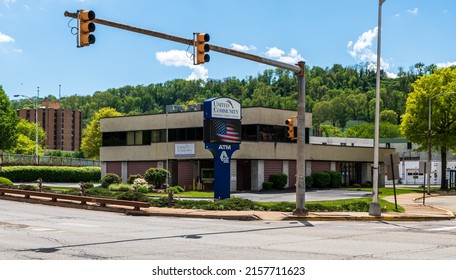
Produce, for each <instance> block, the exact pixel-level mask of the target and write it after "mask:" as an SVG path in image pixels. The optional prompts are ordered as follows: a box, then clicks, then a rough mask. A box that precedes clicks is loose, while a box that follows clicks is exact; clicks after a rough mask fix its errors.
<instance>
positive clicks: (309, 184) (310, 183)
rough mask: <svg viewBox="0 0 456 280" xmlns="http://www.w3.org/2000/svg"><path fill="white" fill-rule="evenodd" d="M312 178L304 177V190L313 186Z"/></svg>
mask: <svg viewBox="0 0 456 280" xmlns="http://www.w3.org/2000/svg"><path fill="white" fill-rule="evenodd" d="M313 182H314V180H313V177H312V176H306V188H310V187H312V186H313Z"/></svg>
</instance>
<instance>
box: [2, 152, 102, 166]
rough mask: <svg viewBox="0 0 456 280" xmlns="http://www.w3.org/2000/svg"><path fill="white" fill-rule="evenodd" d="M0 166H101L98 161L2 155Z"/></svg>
mask: <svg viewBox="0 0 456 280" xmlns="http://www.w3.org/2000/svg"><path fill="white" fill-rule="evenodd" d="M0 157H1V158H0V164H2V165H3V166H6V165H37V162H38V165H57V166H101V164H100V161H99V160H91V159H85V158H70V157H54V156H38V161H37V160H36V156H35V155H19V154H3V155H0Z"/></svg>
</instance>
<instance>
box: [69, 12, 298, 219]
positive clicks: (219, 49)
mask: <svg viewBox="0 0 456 280" xmlns="http://www.w3.org/2000/svg"><path fill="white" fill-rule="evenodd" d="M64 16H66V17H70V18H77V13H70V12H68V11H66V12H65V13H64ZM93 22H95V23H98V24H101V25H106V26H111V27H114V28H118V29H123V30H127V31H131V32H136V33H140V34H144V35H148V36H152V37H157V38H161V39H165V40H168V41H174V42H177V43H181V44H185V45H188V46H195V41H194V40H193V39H185V38H181V37H177V36H173V35H169V34H165V33H161V32H156V31H152V30H147V29H143V28H138V27H134V26H130V25H126V24H121V23H116V22H112V21H108V20H104V19H100V18H95V19H94V20H93ZM208 45H209V48H210V50H211V51H214V52H219V53H223V54H227V55H231V56H236V57H239V58H243V59H247V60H251V61H255V62H259V63H262V64H267V65H270V66H274V67H277V68H282V69H285V70H289V71H292V72H293V73H295V74H296V76H297V79H298V125H297V128H298V139H297V162H296V165H297V174H296V179H297V186H296V209H295V211H294V212H295V213H304V212H305V207H304V203H305V190H306V182H305V171H306V164H305V155H306V152H305V138H306V137H305V133H306V132H305V131H306V128H305V100H306V93H305V77H304V75H305V63H304V62H303V61H300V62H298V64H297V65H293V64H288V63H284V62H280V61H277V60H272V59H268V58H264V57H261V56H257V55H253V54H249V53H245V52H241V51H236V50H232V49H228V48H225V47H221V46H216V45H210V44H208Z"/></svg>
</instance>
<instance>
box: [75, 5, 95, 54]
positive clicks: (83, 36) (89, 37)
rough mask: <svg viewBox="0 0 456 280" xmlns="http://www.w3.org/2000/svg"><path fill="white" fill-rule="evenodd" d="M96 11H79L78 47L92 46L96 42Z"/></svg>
mask: <svg viewBox="0 0 456 280" xmlns="http://www.w3.org/2000/svg"><path fill="white" fill-rule="evenodd" d="M94 19H95V12H94V11H90V10H80V11H78V47H85V46H90V45H91V44H94V43H95V36H94V35H93V34H91V33H92V32H94V31H95V23H93V22H92V21H93V20H94Z"/></svg>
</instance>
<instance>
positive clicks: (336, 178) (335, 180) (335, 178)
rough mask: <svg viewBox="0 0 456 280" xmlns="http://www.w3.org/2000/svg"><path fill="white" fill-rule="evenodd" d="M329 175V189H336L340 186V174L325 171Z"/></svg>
mask: <svg viewBox="0 0 456 280" xmlns="http://www.w3.org/2000/svg"><path fill="white" fill-rule="evenodd" d="M326 173H328V174H329V177H330V179H331V182H330V183H329V187H331V188H338V187H340V186H341V185H342V173H340V172H338V171H326Z"/></svg>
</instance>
